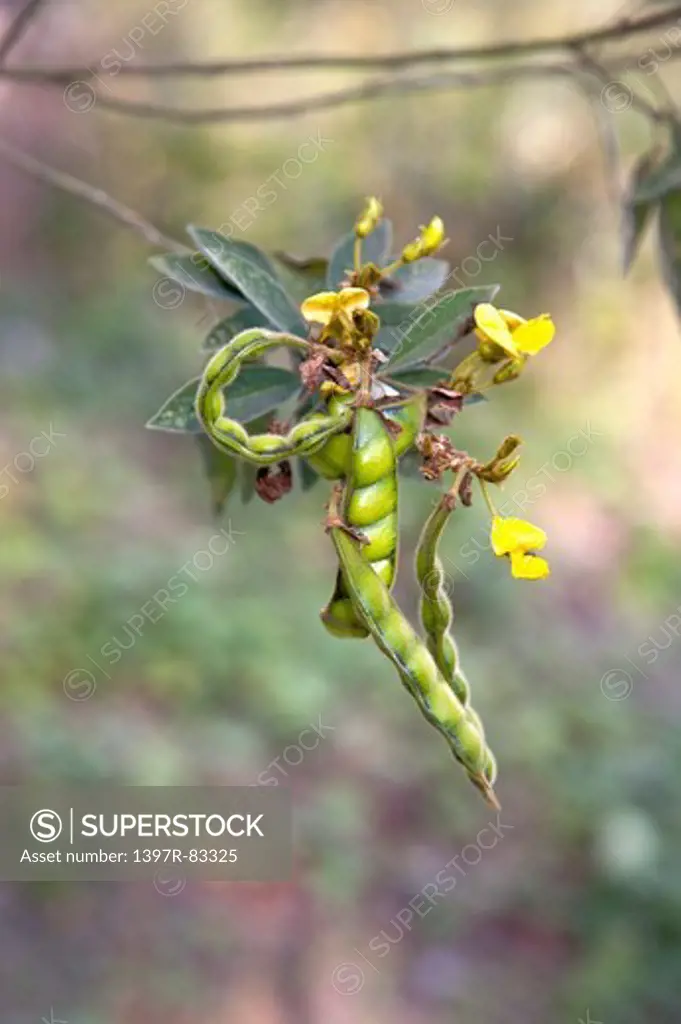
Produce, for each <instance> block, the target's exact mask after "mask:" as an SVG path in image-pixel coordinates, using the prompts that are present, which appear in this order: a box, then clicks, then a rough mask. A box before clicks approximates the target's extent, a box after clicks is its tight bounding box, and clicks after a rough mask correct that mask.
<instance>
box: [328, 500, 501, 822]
mask: <svg viewBox="0 0 681 1024" xmlns="http://www.w3.org/2000/svg"><path fill="white" fill-rule="evenodd" d="M339 513H340V502H339V499H338V497H337V496H334V499H333V500H332V503H331V506H330V514H329V527H328V529H329V533H330V535H331V539H332V540H333V544H334V547H335V549H336V554H337V555H338V560H339V562H340V565H341V570H342V572H343V577H344V580H345V584H346V586H347V589H348V593H349V595H350V598H351V600H352V603H353V606H354V608H355V612H356V613H357V616H358V618H359V619H360V620H361V621H363V623H364V625H365V627H366V628H367V630H368V631H369V633H370V634H371V635H372V637H373V638H374V640H375V642H376V644H377V646H378V647H379V648H380V650H381V651H382V652H383V653H384V654H385V655H386V657H387V658H389V660H390V661H391V662H392V663H393V665H394V666H395V668H396V669H397V671H398V673H399V676H400V679H401V680H402V683H403V685H404V686H405V687H406V689H407V690H408V691H409V692H410V693H411V694H412V696H413V697H414V699H415V700H416V702H417V704H418V706H419V708H420V710H421V712H422V714H423V715H424V716H425V718H426V719H427V720H428V721H429V722H430V723H431V724H432V725H433V726H435V728H436V729H437V730H438V731H439V732H440V733H441V734H442V735H443V736H444V737H445V739H446V740H447V743H448V744H449V747H450V749H451V751H452V753H453V754H454V756H455V758H456V759H457V760H458V761H459V762H460V763H461V764H462V765H463V767H464V768H465V770H466V772H467V774H468V776H469V778H470V779H471V781H472V782H473V783H474V785H475V786H477V788H478V789H479V790H480V791H481V792H482V793H483V795H484V796H485V798H486V800H487V801H488V803H489V804H490V805H491V806H492V807H494V808H495V809H498V808H499V803H498V801H497V798H496V795H495V793H494V790H493V789H492V786H491V783H490V782H489V780H488V778H487V772H488V771H489V768H490V763H491V762H490V753H489V751H488V749H487V745H486V743H485V739H484V735H483V734H482V732H481V731H480V729H479V728H478V727H477V725H476V724H475V722H474V720H473V719H472V718H471V716H470V715H469V714H468V712H467V709H466V708H465V707H464V705H463V704H462V703H461V701H460V700H459V698H458V697H457V696H456V693H455V692H454V690H453V689H452V687H451V686H450V685H449V683H448V681H447V680H446V679H445V678H444V676H443V675H442V673H441V672H440V670H439V668H438V666H437V664H436V663H435V661H434V659H433V657H432V655H431V653H430V651H429V650H428V649H427V647H426V646H425V644H424V643H423V641H422V640H421V638H420V637H419V636H418V634H417V633H416V632H415V630H414V629H413V628H412V627H411V625H410V624H409V622H408V621H407V620H406V619H405V617H404V615H403V614H402V612H401V611H400V609H399V607H398V605H397V604H396V602H395V601H394V599H393V598H392V596H391V594H390V591H389V590H388V588H387V587H386V585H385V583H383V581H382V580H381V579H380V577H379V576H378V575H377V573H376V572H374V569H373V568H372V566H371V565H370V564H369V562H367V560H366V559H365V558H364V556H363V554H362V551H361V548H360V545H359V544H358V542H357V540H355V539H354V538H353V537H351V536H350V534H349V533H348V532H347V530H345V529H344V528H343V526H342V525H341V522H342V521H341V519H340V516H339Z"/></svg>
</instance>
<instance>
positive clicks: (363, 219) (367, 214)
mask: <svg viewBox="0 0 681 1024" xmlns="http://www.w3.org/2000/svg"><path fill="white" fill-rule="evenodd" d="M382 216H383V205H382V203H381V201H380V199H377V198H376V196H369V198H368V199H367V201H366V206H365V207H364V209H363V210H362V212H361V213H360V215H359V217H358V218H357V220H356V221H355V234H356V236H357V238H366V236H367V235H370V234H371V232H372V231H374V230H375V229H376V225H377V224H378V222H379V220H380V219H381V217H382Z"/></svg>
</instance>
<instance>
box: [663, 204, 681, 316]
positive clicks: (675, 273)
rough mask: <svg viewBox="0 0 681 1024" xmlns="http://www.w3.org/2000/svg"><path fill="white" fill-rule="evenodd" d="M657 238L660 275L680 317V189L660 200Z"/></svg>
mask: <svg viewBox="0 0 681 1024" xmlns="http://www.w3.org/2000/svg"><path fill="white" fill-rule="evenodd" d="M659 238H660V255H661V259H662V273H663V276H664V279H665V283H666V285H667V288H668V289H669V291H670V292H671V294H672V297H673V299H674V301H675V303H676V308H677V310H678V312H679V314H680V315H681V189H679V190H678V191H676V192H670V193H669V194H668V195H666V196H665V197H664V199H663V200H662V205H661V206H660V221H659Z"/></svg>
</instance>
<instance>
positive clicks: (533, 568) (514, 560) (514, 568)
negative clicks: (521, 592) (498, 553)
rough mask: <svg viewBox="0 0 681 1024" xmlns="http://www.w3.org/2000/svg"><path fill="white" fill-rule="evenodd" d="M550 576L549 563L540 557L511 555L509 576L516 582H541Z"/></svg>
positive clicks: (515, 553) (517, 552)
mask: <svg viewBox="0 0 681 1024" xmlns="http://www.w3.org/2000/svg"><path fill="white" fill-rule="evenodd" d="M550 574H551V569H550V567H549V563H548V562H547V561H546V559H545V558H542V557H541V556H540V555H527V554H521V552H519V551H514V552H513V553H512V554H511V575H512V576H514V577H515V579H517V580H543V579H546V577H547V576H549V575H550Z"/></svg>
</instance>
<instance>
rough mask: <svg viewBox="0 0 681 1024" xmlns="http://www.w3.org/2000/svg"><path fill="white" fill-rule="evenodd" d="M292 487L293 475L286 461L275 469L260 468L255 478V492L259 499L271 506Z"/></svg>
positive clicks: (271, 467) (268, 467)
mask: <svg viewBox="0 0 681 1024" xmlns="http://www.w3.org/2000/svg"><path fill="white" fill-rule="evenodd" d="M292 487H293V473H292V471H291V463H290V462H289V461H288V459H285V460H284V461H283V462H279V463H278V464H277V466H276V467H273V466H261V467H260V469H259V470H258V472H257V473H256V477H255V492H256V494H257V495H258V497H259V498H262V500H263V501H266V502H267V503H268V505H273V504H274V502H275V501H279V499H280V498H283V497H284V495H285V494H288V492H289V491H290V490H291V488H292Z"/></svg>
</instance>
